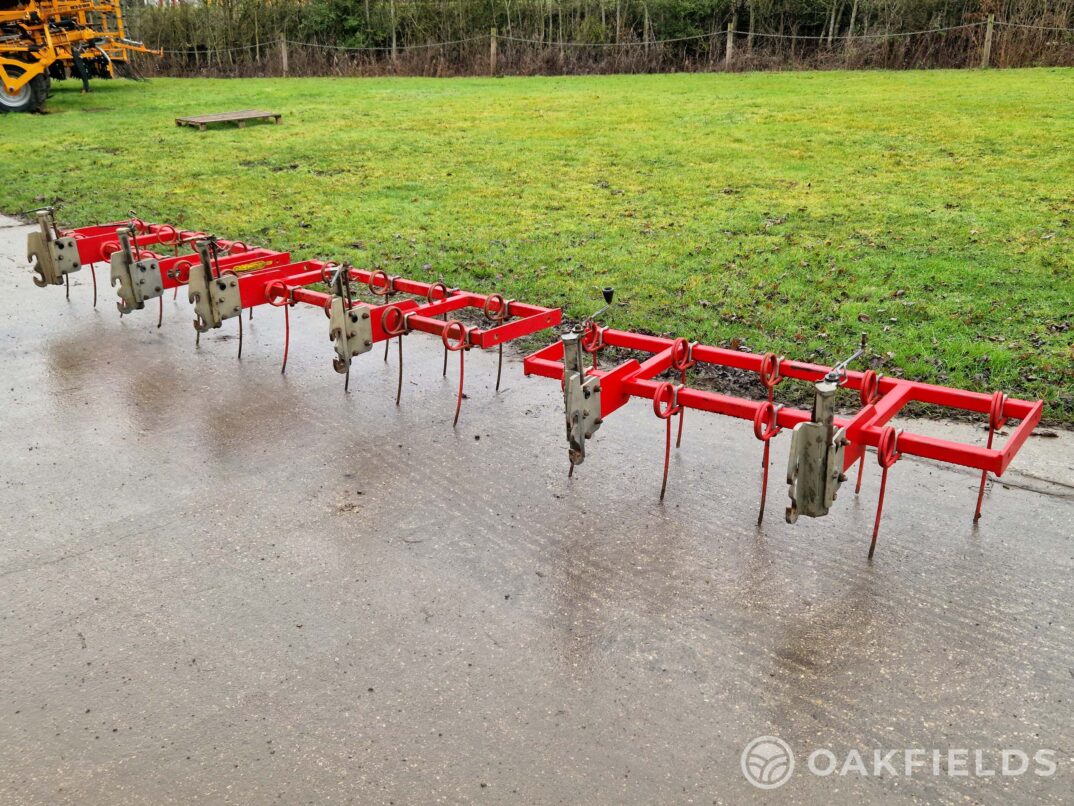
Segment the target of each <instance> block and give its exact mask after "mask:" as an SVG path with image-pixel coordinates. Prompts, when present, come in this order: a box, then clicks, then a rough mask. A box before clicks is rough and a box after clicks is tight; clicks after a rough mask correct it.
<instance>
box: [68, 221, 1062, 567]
mask: <svg viewBox="0 0 1074 806" xmlns="http://www.w3.org/2000/svg"><path fill="white" fill-rule="evenodd" d="M117 230H124V231H125V232H127V233H129V237H130V243H131V246H132V249H133V250H134V251H135V252H136V255H137V258H138V259H141V258H143V257H152V258H156V259H157V260H158V262H159V267H160V274H161V277H160V280H161V287H162V289H168V288H172V289H176V291H177V290H178V288H179V287H180V286H183V285H187V283H188V281H189V276H190V269H191V268H192V267H193V265H195V263H199V262H200V261H201V256H200V255H199V254H198V253H197V252H195V251H192V250H191V249H190V247H191V245H192V244H194V243H196V242H199V241H204V242H208V240H211V242H212V244H213V258H212V261H211V266H210V271H211V273H212V275H213V277H220V276H222V275H224V274H234V275H235V276H236V277H237V278H238V280H237V283H238V289H239V299H240V301H241V303H240V304H241V309H248V310H249V311H250V316H251V317H252V316H253V308H255V307H258V306H260V305H265V304H269V305H272V306H273V307H282V308H284V316H285V342H284V353H283V370H286V367H287V353H288V349H289V342H290V316H289V313H288V312H289V309H290V308H291V307H294V306H295V305H298V304H305V305H311V306H314V307H317V308H320V309H322V310H324V311H325V313H326V314H330V313H331V310H332V304H333V300H334V299H336V298H340V297H342V298H343V300H344V309H345V310H346V311H354V310H358V309H360V310H362V311H363V312H368V314H369V317H368V318H369V327H370V339H369V341H368V342H367V343H366V345H365V350H363V352H364V351H366V350H367V349H368V348H370V347H371V346H372V343H376V342H385V348H387V346H388V345H387V342H388V341H389V340H390V339H392V338H398V339H399V358H400V362H399V371H400V376H399V390H398V391H397V393H396V402H397V403H398V402H399V395H400V394H401V390H402V337H403V336H404V335H407V334H409V333H412V332H421V333H428V334H431V335H434V336H438V337H439V338H440V339H441V340H442V341H443V344H444V348H445V364H444V371H445V374H446V371H447V352H449V351H454V352H458V353H459V359H460V364H459V370H460V371H459V393H458V398H457V402H456V409H455V422H456V423H457V422H458V417H459V409H460V406H461V403H462V399H463V394H462V391H463V378H464V355H465V352H466V351H468V350H469V349H471V348H473V347H477V348H479V349H491V348H493V347H495V348H497V349H498V350H499V352H500V359H501V367H502V355H503V352H502V351H503V345H504V344H505V343H507V342H510V341H512V340H514V339H517V338H520V337H522V336H526V335H530V334H532V333H536V332H538V331H540V330H543V329H545V328H550V327H555V326H557V325H559V324H560V323H561V320H562V314H561V311H560V309H558V308H545V307H542V306H539V305H531V304H527V303H522V302H518V301H516V300H507V299H505V298H504V297H503V296H502V295H499V294H479V293H474V292H469V291H463V290H461V289H457V288H449V287H448V286H447V285H445V284H444V283H443V282H433V283H429V282H424V281H419V280H412V279H407V278H404V277H398V276H390V275H388V274H387V273H385V272H384V271H373V270H367V269H357V268H353V267H349V266H347V267H340V266H338V265H337V264H335V263H332V262H329V261H322V260H305V261H299V262H292V260H291V255H290V254H289V253H287V252H279V251H275V250H271V249H264V248H260V247H249V246H247V245H246V244H245V243H242V242H239V241H224V240H219V241H217V240H215V239H210V236H208V235H206V234H205V233H203V232H193V231H188V230H181V229H179V228H177V227H174V226H172V225H169V224H154V223H146V222H143V221H141V220H140V219H137V218H133V217H132V218H131V219H128V220H126V221H117V222H113V223H109V224H102V225H97V226H90V227H81V228H77V229H70V230H60V229H58V228H56V234H57V235H60V236H70V237H74V238H75V240H76V243H77V246H78V252H79V258H80V261H81V263H82V265H83V266H88V267H89V268H90V270H91V271H93V266H94V264H95V263H96V262H98V261H108V260H109V259H110V257H111V255H112V253H114V252H115V251H117V250H119V249H120V241H119V236H118V235H117ZM149 247H153V248H152V249H150V248H149ZM169 249H170V250H171V254H168V253H167V252H166V251H164V250H169ZM93 280H94V282H93V285H94V304H96V300H97V296H96V294H97V291H96V274H95V273H94V278H93ZM353 283H360V284H364V285H365V286H366V287H367V288H368V289H369V291H370V292H371V293H372V294H373V295H375V296H379V297H382V298H383V300H384V301H383V302H382V303H380V304H371V303H367V302H362V301H358V300H354V299H352V296H351V285H352V284H353ZM317 285H332V286H333V288H334V293H326V292H324V291H321V290H319V289H317V288H314V287H312V286H317ZM68 292H69V286H68ZM397 294H403V295H407V296H406V298H403V299H400V300H398V301H389V299H390V298H391V297H393V296H395V295H397ZM161 299H163V298H161ZM609 299H610V297H609ZM161 306H162V307H161V310H162V311H163V301H162V302H161ZM464 309H473V310H475V311H479V312H481V314H483V315H484V317H485V319H486V320H487V321H488V322H490V323H491V326H490V327H487V328H483V327H478V326H467V325H465V324H463V323H462V322H460V321H459V320H457V319H452V318H449V316H450V315H451V314H454V313H457V312H460V311H463V310H464ZM121 310H122V308H121ZM237 318H238V323H239V355H240V357H241V354H242V338H241V337H242V317H241V315H239V316H238V317H237ZM157 324H158V327H159V326H160V319H158V323H157ZM576 332H578V329H576ZM581 332H582V341H581V344H582V348H583V349H584V350H585V352H587V353H590V354H591V355H592V361H593V365H592V367H591V368H590V369H588V370H586V373H585V376H586V377H594V378H597V379H599V384H600V390H601V396H600V413H599V419H598V421H597V424H598V425H599V423H600V422H602V421H603V420H604V419H605V418H607V417H608V415H610V414H612V413H613V412H614V411H616V410H617V409H619V408H621V407H622V406H624V405H626V403H627V402H628V401H629V400H630V399H631V398H632V397H637V398H644V399H647V400H651V401H653V409H654V411H655V413H656V414H657V416H659V417H660V418H662V419H664V420H666V421H667V449H666V451H665V461H664V486H663V487H662V489H661V498H663V495H664V488H666V485H667V472H668V457H669V454H670V447H671V419H672V418H673V417H674V416H675V415H676V414H677V415H678V416H679V441H681V438H682V428H683V418H684V413H685V410H686V409H697V410H699V411H707V412H713V413H715V414H723V415H727V416H729V417H736V418H738V419H742V420H747V421H751V422H752V423H753V430H754V434H755V436H756V437H757V438H758V439H759V440H761V441H762V442H763V443H764V458H763V461H762V465H763V475H762V492H761V511H760V517H763V515H764V502H765V496H766V492H767V486H768V467H769V448H770V441H771V439H772V438H773V437H775V436H776V435H777V434H778V433H779V432H780V431H781V430H783V429H785V428H791V429H793V428H794V427H795V426H798V425H799V424H802V423H810V422H813V413H812V412H810V411H805V410H802V409H795V408H789V407H786V406H783V405H779V404H776V403H775V401H774V389H775V387H776V385H777V384H778V383H780V382H781V381H782V380H783V379H785V378H788V379H792V380H797V381H803V382H808V383H817V382H819V381H821V380H822V379H825V378H826V377H827V378H829V379H830V378H832V377H833V370H832V368H830V367H825V366H820V365H816V364H809V363H805V362H801V361H794V360H790V359H787V358H782V357H777V356H776V355H775V354H773V353H767V354H763V355H762V354H758V353H747V352H741V351H737V350H729V349H725V348H721V347H712V346H708V345H704V344H697V343H689V342H687V341H686V340H685V339H682V338H677V339H672V338H665V337H660V336H649V335H644V334H640V333H633V332H629V331H623V330H614V329H612V328H607V327H601V326H599V325H597V324H595V323H594V322H592V321H587V322H585V324H584V327H583V328H582V329H581ZM604 347H615V348H621V349H625V350H632V351H636V352H640V353H644V354H647V355H648V358H646V359H645V360H644V361H638V360H636V359H629V360H626V361H623V362H621V363H619V364H618V365H616V366H614V367H610V368H608V369H601V368H600V367H599V366H598V355H599V354H600V352H601V350H602V349H603V348H604ZM386 358H387V349H386V350H385V359H386ZM345 363H346V368H345V369H343V368H341V367H340V365H339V363H338V362H337V366H336V368H337V370H339V371H340V372H344V371H346V372H347V373H348V374H349V366H350V356H348V357H347V360H346V362H345ZM697 364H710V365H713V366H720V367H727V368H732V369H738V370H743V371H746V372H752V373H754V374H756V375H757V376H758V381H759V382H760V384H761V385H762V387H763V388H764V389H766V390H767V399H762V400H749V399H744V398H739V397H734V396H732V395H725V394H720V393H718V392H710V391H704V390H700V389H694V388H691V387H689V386H687V385H686V380H687V371H688V370H689V369H690V368H692V367H694V366H695V365H697ZM523 368H524V372H525V374H526V375H539V376H543V377H547V378H554V379H558V380H559V381H560V382H561V384H562V383H563V382H564V380H565V366H564V344H563V342H562V341H556V342H554V343H552V344H550V345H548V346H547V347H545V348H543V349H541V350H539V351H537V352H536V353H534V354H532V355H530V356H528V357H526V358H525V360H524V362H523ZM669 372H671V373H675V374H677V375H678V376H679V378H680V380H681V383H678V384H674V383H671V382H669V381H666V380H660V377H661V376H663V375H664V374H665V373H669ZM836 377H838V385H839V386H841V387H843V388H846V389H849V390H854V391H857V392H858V395H859V399H860V402H861V407H860V408H859V410H858V411H857V413H855V414H854V415H853V416H852V417H849V418H847V417H835V418H834V427H835V428H837V429H840V431H841V433H842V435H843V436H844V437H845V451H844V453H843V467H842V468H841V470H842V472H843V474H845V472H846V471H847V470H849V469H850V468H851V466H852V465H854V463H855V462H860V464H859V470H858V481H857V489H856V490H855V492H857V491H858V489H860V485H861V468H862V466H863V464H864V458H865V450H866V448H869V447H871V448H875V449H876V450H877V458H878V463H879V464H880V466H881V468H882V469H883V476H882V479H881V485H880V496H879V501H878V505H877V514H876V521H875V524H874V528H873V543H872V547H871V549H870V557H871V556H872V548H875V544H876V535H877V532H878V530H879V525H880V517H881V513H882V508H883V500H884V491H885V489H886V482H887V471H888V469H889V468H890V467H892V466H893V465H894V463H895V462H896V461H897V460H898V459H899V458H900V457H901V456H902V455H910V456H918V457H921V458H924V459H932V460H936V461H940V462H946V463H949V464H954V465H960V466H963V467H968V468H974V469H977V470H980V471H981V474H982V475H981V487H980V491H979V493H978V498H977V508H976V511H975V515H974V520H977V519H978V518H979V517H980V513H981V502H982V498H983V494H984V489H985V482H986V481H987V477H988V474H989V473H993V474H995V475H997V476H999V475H1002V474H1003V472H1004V471H1005V470H1006V469H1007V467H1008V466H1009V465H1010V463H1011V461H1012V459H1013V458H1014V456H1015V455H1016V454H1017V453H1018V450H1019V449H1020V448H1021V447H1022V445H1023V444H1024V443H1025V441H1026V440H1027V439H1028V437H1029V435H1030V434H1031V433H1032V431H1033V429H1034V428H1035V427H1036V426H1037V424H1038V423H1039V422H1040V418H1041V413H1042V411H1043V407H1044V404H1043V402H1042V401H1039V400H1038V401H1027V400H1018V399H1014V398H1009V397H1007V396H1006V395H1005V394H1003V393H1002V392H995V393H993V394H991V395H989V394H983V393H979V392H970V391H966V390H962V389H953V388H950V387H946V386H938V385H934V384H927V383H919V382H916V381H908V380H903V379H899V378H888V377H881V376H878V375H877V374H876V373H875V372H873V371H872V370H866V371H865V372H856V371H852V370H845V369H842V367H840V368H838V371H837V373H836ZM499 380H500V379H499V372H497V381H496V386H497V389H498V388H499ZM910 403H927V404H932V405H937V406H942V407H945V408H950V409H957V410H959V411H964V412H972V413H979V414H987V415H988V424H989V434H988V440H987V445H986V446H985V447H980V446H977V445H971V444H967V443H962V442H954V441H951V440H945V439H938V438H935V437H929V436H925V435H922V434H915V433H912V432H907V431H902V430H899V431H896V430H895V429H894V428H893V427H892V426H891V425H890V424H889V423H890V421H891V420H892V419H893V418H894V417H896V416H897V415H898V414H899V412H900V411H901V410H902V409H903V408H904V407H905V406H907V405H908V404H910ZM1009 419H1011V420H1019V421H1020V422H1019V425H1018V426H1017V427H1016V428H1015V429H1014V431H1013V432H1012V433H1011V434H1010V436H1009V437H1008V438H1007V440H1006V442H1005V444H1004V445H1003V446H1002V447H1001V448H995V447H993V440H994V436H995V434H996V432H997V431H998V430H999V429H1000V428H1001V427H1002V426H1003V425H1004V424H1005V423H1006V422H1007V421H1008V420H1009ZM572 472H573V465H572ZM843 478H845V476H843V475H842V474H841V475H840V480H842V479H843ZM760 517H759V519H758V520H759V521H760Z"/></svg>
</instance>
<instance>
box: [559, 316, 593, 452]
mask: <svg viewBox="0 0 1074 806" xmlns="http://www.w3.org/2000/svg"><path fill="white" fill-rule="evenodd" d="M563 408H564V412H565V414H566V421H567V451H568V455H569V457H570V460H571V464H572V465H580V464H581V463H582V462H584V461H585V441H586V440H587V439H590V438H591V437H592V436H593V434H595V433H596V432H597V429H598V428H600V424H601V422H603V421H602V420H601V417H600V412H601V408H600V378H598V377H596V376H593V377H588V378H587V377H586V374H585V360H584V357H583V355H582V342H581V335H580V334H578V333H568V334H566V335H564V336H563Z"/></svg>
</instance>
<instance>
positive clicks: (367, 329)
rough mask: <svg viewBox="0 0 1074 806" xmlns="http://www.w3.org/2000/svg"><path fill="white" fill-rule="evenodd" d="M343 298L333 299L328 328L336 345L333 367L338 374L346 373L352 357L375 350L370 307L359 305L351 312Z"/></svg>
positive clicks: (329, 335)
mask: <svg viewBox="0 0 1074 806" xmlns="http://www.w3.org/2000/svg"><path fill="white" fill-rule="evenodd" d="M344 306H345V301H344V299H343V297H338V296H337V297H333V298H332V309H331V315H330V322H329V326H328V328H329V329H328V338H330V339H331V340H332V341H334V342H335V344H336V358H335V359H334V360H333V362H332V365H333V366H334V367H335V369H336V372H341V373H342V372H346V371H347V367H348V366H350V362H351V357H352V356H356V355H361V354H362V353H367V352H369V351H370V350H372V349H373V322H372V320H371V319H370V314H369V307H368V306H366V305H358V306H356V307H354V308H351V309H350V310H347V309H346V308H345V307H344Z"/></svg>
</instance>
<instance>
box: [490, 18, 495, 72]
mask: <svg viewBox="0 0 1074 806" xmlns="http://www.w3.org/2000/svg"><path fill="white" fill-rule="evenodd" d="M489 75H490V76H494V75H496V29H495V28H493V29H492V31H490V32H489Z"/></svg>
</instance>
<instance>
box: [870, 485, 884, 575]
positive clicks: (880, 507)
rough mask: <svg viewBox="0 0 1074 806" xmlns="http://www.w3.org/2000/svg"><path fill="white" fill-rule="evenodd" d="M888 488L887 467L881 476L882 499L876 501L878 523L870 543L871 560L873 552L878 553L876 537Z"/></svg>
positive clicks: (874, 524) (874, 526) (875, 523)
mask: <svg viewBox="0 0 1074 806" xmlns="http://www.w3.org/2000/svg"><path fill="white" fill-rule="evenodd" d="M887 486H888V469H887V468H886V467H885V468H884V469H883V472H882V473H881V474H880V497H879V498H877V500H876V521H875V522H874V523H873V539H872V542H871V543H869V559H870V560H871V559H872V558H873V552H874V551H876V536H877V535H878V534H880V516H881V515H882V514H883V512H884V492H885V491H886V490H887Z"/></svg>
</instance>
